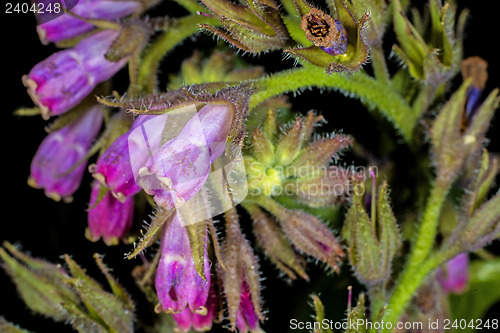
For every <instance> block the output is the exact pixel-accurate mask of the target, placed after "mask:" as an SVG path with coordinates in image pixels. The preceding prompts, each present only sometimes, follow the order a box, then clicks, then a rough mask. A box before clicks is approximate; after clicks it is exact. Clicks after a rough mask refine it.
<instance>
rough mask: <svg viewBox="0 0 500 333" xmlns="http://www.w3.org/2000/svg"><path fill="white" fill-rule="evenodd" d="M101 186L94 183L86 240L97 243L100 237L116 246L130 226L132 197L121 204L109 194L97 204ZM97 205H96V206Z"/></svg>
mask: <svg viewBox="0 0 500 333" xmlns="http://www.w3.org/2000/svg"><path fill="white" fill-rule="evenodd" d="M100 188H101V184H100V183H99V182H97V181H94V182H93V184H92V192H91V195H90V203H89V206H90V209H89V211H88V223H89V229H88V233H87V235H88V238H89V239H91V240H92V241H97V240H98V239H99V238H101V237H102V239H103V240H104V242H105V243H106V244H108V245H115V244H118V241H119V240H120V239H123V237H124V236H125V235H126V234H127V232H128V230H129V229H130V227H131V225H132V219H133V214H134V197H133V196H129V197H127V198H126V200H125V201H124V202H123V203H122V202H120V201H119V200H118V199H116V198H115V197H114V196H113V195H112V194H111V193H110V192H107V193H106V194H105V195H104V197H103V198H102V199H101V200H100V201H99V203H97V199H98V197H99V190H100ZM96 203H97V204H96Z"/></svg>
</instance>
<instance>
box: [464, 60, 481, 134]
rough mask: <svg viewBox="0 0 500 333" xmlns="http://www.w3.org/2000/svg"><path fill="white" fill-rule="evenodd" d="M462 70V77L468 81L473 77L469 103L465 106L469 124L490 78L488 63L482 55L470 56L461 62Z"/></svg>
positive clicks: (469, 91)
mask: <svg viewBox="0 0 500 333" xmlns="http://www.w3.org/2000/svg"><path fill="white" fill-rule="evenodd" d="M460 68H461V70H462V79H463V80H464V81H467V80H468V79H469V78H471V80H472V82H471V85H470V87H469V89H468V91H467V104H466V106H465V115H464V118H465V121H466V123H467V124H468V123H469V122H470V121H471V119H472V116H473V114H474V111H476V110H477V107H478V106H479V99H480V98H481V94H482V92H483V90H484V87H485V86H486V81H487V80H488V70H487V69H488V63H487V62H486V61H485V60H484V59H481V58H480V57H469V58H467V59H464V60H462V62H461V63H460Z"/></svg>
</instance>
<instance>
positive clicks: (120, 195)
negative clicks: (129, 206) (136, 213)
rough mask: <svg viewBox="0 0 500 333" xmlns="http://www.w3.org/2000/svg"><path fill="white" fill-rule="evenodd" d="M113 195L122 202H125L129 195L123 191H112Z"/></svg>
mask: <svg viewBox="0 0 500 333" xmlns="http://www.w3.org/2000/svg"><path fill="white" fill-rule="evenodd" d="M111 195H112V196H113V197H114V198H115V199H116V200H118V201H120V202H121V203H125V200H127V197H126V196H125V195H124V194H123V193H121V192H115V191H111Z"/></svg>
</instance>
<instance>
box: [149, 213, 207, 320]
mask: <svg viewBox="0 0 500 333" xmlns="http://www.w3.org/2000/svg"><path fill="white" fill-rule="evenodd" d="M205 244H206V242H205ZM205 246H206V245H205ZM205 251H206V249H205ZM204 272H205V280H204V279H202V278H201V277H200V275H199V274H198V272H197V271H196V268H195V263H194V260H193V255H192V253H191V247H190V245H189V238H188V234H187V230H186V228H185V227H183V226H182V223H181V220H180V218H179V217H178V215H177V214H176V213H174V214H173V215H172V216H171V217H170V218H169V220H168V221H167V222H166V225H165V226H164V227H163V231H162V237H161V258H160V262H159V263H158V270H157V272H156V280H155V285H156V292H157V294H158V299H159V301H160V303H159V309H158V310H160V311H166V312H167V313H174V314H178V313H181V312H182V311H184V310H185V309H189V310H190V311H191V312H194V313H197V314H200V315H207V314H208V309H207V307H206V305H207V299H208V294H209V290H210V263H209V261H208V257H207V255H206V254H205V263H204Z"/></svg>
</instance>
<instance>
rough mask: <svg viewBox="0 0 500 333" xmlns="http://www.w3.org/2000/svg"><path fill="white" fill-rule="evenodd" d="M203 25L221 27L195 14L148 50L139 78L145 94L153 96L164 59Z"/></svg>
mask: <svg viewBox="0 0 500 333" xmlns="http://www.w3.org/2000/svg"><path fill="white" fill-rule="evenodd" d="M201 23H207V24H212V25H219V21H217V20H215V19H212V18H209V17H205V16H202V15H196V14H194V15H189V16H185V17H181V18H180V19H178V21H177V22H176V23H175V24H174V25H173V26H172V27H171V28H169V29H168V30H167V31H166V32H164V33H163V34H162V35H160V36H159V37H158V38H157V39H156V40H155V41H154V42H153V43H152V44H151V46H150V47H149V48H148V49H147V50H146V53H145V55H144V57H143V59H142V65H141V67H140V69H139V77H138V84H139V86H140V87H142V89H143V90H144V92H145V93H147V94H151V93H153V92H154V91H155V88H156V75H155V73H157V72H158V67H159V65H160V61H161V60H162V59H163V57H164V56H165V55H166V54H167V53H168V52H169V51H171V50H172V49H173V48H174V47H175V46H176V45H177V44H179V43H180V42H182V41H183V40H184V39H186V38H187V37H189V36H191V35H194V34H195V33H197V32H198V31H199V30H200V28H199V27H198V24H201Z"/></svg>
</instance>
